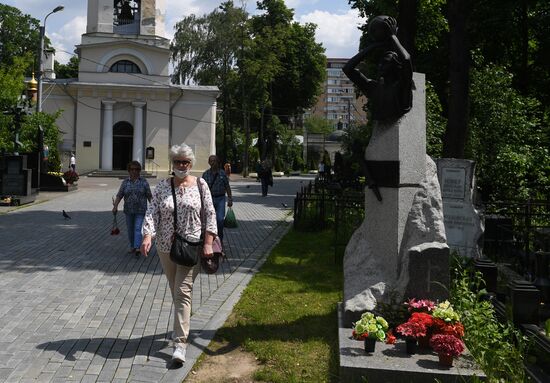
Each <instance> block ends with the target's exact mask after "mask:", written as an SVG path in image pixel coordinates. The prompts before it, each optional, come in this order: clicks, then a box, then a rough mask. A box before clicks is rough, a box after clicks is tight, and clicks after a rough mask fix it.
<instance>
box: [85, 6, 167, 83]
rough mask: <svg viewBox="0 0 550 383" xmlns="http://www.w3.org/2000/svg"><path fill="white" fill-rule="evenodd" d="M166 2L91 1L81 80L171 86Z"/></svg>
mask: <svg viewBox="0 0 550 383" xmlns="http://www.w3.org/2000/svg"><path fill="white" fill-rule="evenodd" d="M164 1H165V0H88V25H87V26H86V33H85V34H83V35H82V42H81V43H80V45H78V46H77V50H78V54H79V56H80V59H81V60H80V64H79V74H78V78H79V80H80V81H88V82H89V81H92V82H117V83H119V82H126V83H134V84H135V83H142V84H150V83H151V82H161V83H169V76H168V67H169V66H168V63H169V60H170V50H169V48H170V41H169V40H168V39H166V38H165V37H164V15H165V7H164ZM113 73H116V74H117V75H116V76H115V75H114V74H113ZM121 73H126V74H131V75H130V76H121V75H120V74H121ZM135 74H139V76H136V75H135ZM115 77H116V78H115Z"/></svg>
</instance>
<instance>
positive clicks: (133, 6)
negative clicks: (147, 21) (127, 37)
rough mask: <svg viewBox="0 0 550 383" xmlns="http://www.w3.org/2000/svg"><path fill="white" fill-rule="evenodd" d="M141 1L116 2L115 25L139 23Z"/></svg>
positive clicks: (125, 0) (126, 0)
mask: <svg viewBox="0 0 550 383" xmlns="http://www.w3.org/2000/svg"><path fill="white" fill-rule="evenodd" d="M140 2H141V1H140V0H114V8H113V11H114V25H126V24H133V23H134V21H139V11H140V6H141V4H140Z"/></svg>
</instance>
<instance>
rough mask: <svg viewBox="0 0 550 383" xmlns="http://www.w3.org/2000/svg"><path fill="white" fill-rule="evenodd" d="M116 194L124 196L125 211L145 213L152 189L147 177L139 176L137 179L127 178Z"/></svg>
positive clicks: (128, 212) (120, 196)
mask: <svg viewBox="0 0 550 383" xmlns="http://www.w3.org/2000/svg"><path fill="white" fill-rule="evenodd" d="M116 196H117V197H119V198H124V213H126V214H145V211H146V210H147V199H148V198H149V197H151V189H150V188H149V183H148V182H147V180H146V179H145V178H142V177H139V178H138V179H136V180H131V179H130V178H126V179H125V180H124V181H122V184H121V185H120V189H118V193H117V195H116Z"/></svg>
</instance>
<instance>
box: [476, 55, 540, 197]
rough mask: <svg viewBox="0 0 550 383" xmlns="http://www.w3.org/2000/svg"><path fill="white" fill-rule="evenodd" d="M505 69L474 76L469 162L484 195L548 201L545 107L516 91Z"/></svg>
mask: <svg viewBox="0 0 550 383" xmlns="http://www.w3.org/2000/svg"><path fill="white" fill-rule="evenodd" d="M512 82H513V76H512V75H511V73H509V72H508V71H507V70H505V69H504V68H502V67H500V66H495V65H487V66H482V67H480V68H479V69H475V70H473V71H472V86H471V115H472V118H471V121H470V124H471V133H470V140H469V145H468V151H467V153H468V156H469V157H470V158H474V159H475V160H476V162H477V168H478V171H477V175H478V184H479V186H480V187H481V190H482V192H483V194H484V195H485V196H487V197H491V198H492V199H496V200H511V199H516V198H523V199H524V198H528V197H533V198H536V197H539V198H541V197H543V196H544V195H548V192H549V191H550V178H549V177H550V153H549V152H548V150H549V143H548V136H547V135H545V132H544V130H543V128H542V126H541V114H540V103H539V101H537V100H536V99H534V98H530V97H526V96H522V95H521V94H519V92H518V91H517V90H515V89H514V88H513V87H512Z"/></svg>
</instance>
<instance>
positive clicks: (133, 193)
mask: <svg viewBox="0 0 550 383" xmlns="http://www.w3.org/2000/svg"><path fill="white" fill-rule="evenodd" d="M127 169H128V174H129V177H128V178H126V179H125V180H124V181H122V184H121V185H120V189H119V190H118V193H117V195H116V199H115V200H114V201H113V214H116V212H117V210H118V204H119V203H120V201H121V200H122V199H123V198H124V215H126V229H127V231H128V241H129V242H130V250H129V251H128V253H130V254H132V253H133V254H135V255H136V256H139V247H140V246H141V239H142V238H141V226H142V225H143V218H144V217H145V212H146V211H147V201H149V202H151V188H150V187H149V183H148V182H147V180H146V179H145V178H142V177H140V173H141V164H140V163H139V162H138V161H132V162H130V163H129V164H128V166H127Z"/></svg>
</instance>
